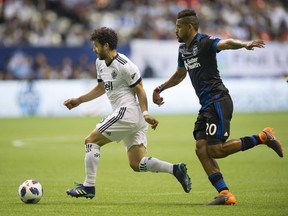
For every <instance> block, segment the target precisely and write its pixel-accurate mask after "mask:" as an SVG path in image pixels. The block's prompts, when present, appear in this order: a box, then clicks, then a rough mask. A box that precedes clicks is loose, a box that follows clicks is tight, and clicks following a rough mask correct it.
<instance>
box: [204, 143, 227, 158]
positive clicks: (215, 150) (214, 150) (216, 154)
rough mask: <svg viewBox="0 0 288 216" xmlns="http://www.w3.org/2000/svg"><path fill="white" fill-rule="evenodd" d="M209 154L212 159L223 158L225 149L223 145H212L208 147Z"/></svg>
mask: <svg viewBox="0 0 288 216" xmlns="http://www.w3.org/2000/svg"><path fill="white" fill-rule="evenodd" d="M207 151H208V154H209V156H210V157H212V158H222V157H223V149H222V145H221V144H219V145H210V146H208V149H207Z"/></svg>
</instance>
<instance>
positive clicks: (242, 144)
mask: <svg viewBox="0 0 288 216" xmlns="http://www.w3.org/2000/svg"><path fill="white" fill-rule="evenodd" d="M198 27H199V21H198V18H197V15H196V13H195V11H194V10H192V9H185V10H182V11H180V12H179V13H178V15H177V20H176V36H177V39H178V41H179V42H180V43H181V44H180V46H179V53H178V67H177V70H176V72H175V73H174V74H173V75H172V76H171V77H170V78H169V79H168V80H167V81H166V82H165V83H163V84H162V85H160V86H158V87H157V88H155V90H154V92H153V102H154V103H155V104H157V105H159V106H160V105H162V104H163V103H164V100H163V97H161V96H160V93H161V92H162V91H163V90H166V89H168V88H171V87H173V86H175V85H177V84H179V83H180V82H181V81H182V80H183V79H184V78H185V77H186V74H187V73H188V74H189V77H190V80H191V83H192V85H193V87H194V89H195V92H196V94H197V96H198V98H199V102H200V104H201V109H200V110H199V113H198V117H197V120H196V122H195V127H194V131H193V135H194V138H195V140H196V155H197V157H198V158H199V160H200V162H201V164H202V166H203V168H204V170H205V172H206V174H207V176H208V179H209V180H210V182H211V183H212V185H213V186H214V187H215V189H216V190H217V191H218V193H219V194H218V196H217V197H216V198H215V199H214V200H213V201H211V202H210V203H208V205H231V204H235V203H236V198H235V196H234V195H233V194H232V193H231V192H230V191H229V188H228V186H227V185H226V183H225V181H224V178H223V176H222V174H221V172H220V168H219V166H218V164H217V162H216V160H215V159H218V158H224V157H227V156H228V155H230V154H233V153H236V152H239V151H245V150H248V149H250V148H253V147H254V146H256V145H259V144H266V145H267V146H268V147H270V148H272V149H273V150H274V151H275V152H276V153H277V154H278V155H279V156H280V157H283V148H282V145H281V143H280V141H279V140H278V139H277V138H276V136H275V133H274V131H273V129H272V128H269V127H267V128H265V129H263V131H261V132H260V133H259V134H256V135H252V136H245V137H242V138H240V139H233V140H229V141H227V139H228V137H229V135H230V121H231V118H232V113H233V102H232V99H231V97H230V95H229V91H228V89H227V88H226V87H225V85H224V84H223V82H222V79H221V78H220V75H219V71H218V69H217V60H216V53H217V52H220V51H221V50H229V49H241V48H246V49H247V50H253V49H254V48H255V47H257V48H264V46H265V44H264V41H262V40H253V41H240V40H236V39H225V40H221V39H219V38H213V37H210V36H209V35H205V34H200V33H198Z"/></svg>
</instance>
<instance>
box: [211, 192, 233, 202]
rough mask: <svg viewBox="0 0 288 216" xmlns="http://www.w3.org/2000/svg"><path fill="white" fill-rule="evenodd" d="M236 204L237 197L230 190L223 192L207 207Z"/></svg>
mask: <svg viewBox="0 0 288 216" xmlns="http://www.w3.org/2000/svg"><path fill="white" fill-rule="evenodd" d="M234 204H236V198H235V196H234V195H233V194H232V193H231V192H230V191H229V190H223V191H221V192H220V193H219V195H218V196H217V197H215V199H214V200H213V201H211V202H210V203H208V204H207V205H234Z"/></svg>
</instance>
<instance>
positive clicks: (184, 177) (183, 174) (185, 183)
mask: <svg viewBox="0 0 288 216" xmlns="http://www.w3.org/2000/svg"><path fill="white" fill-rule="evenodd" d="M173 174H174V176H175V177H176V178H177V180H178V181H179V182H180V184H181V185H182V187H183V189H184V191H185V192H186V193H189V192H190V191H191V185H192V182H191V179H190V177H189V175H188V174H187V168H186V164H184V163H179V164H174V165H173Z"/></svg>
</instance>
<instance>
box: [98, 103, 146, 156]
mask: <svg viewBox="0 0 288 216" xmlns="http://www.w3.org/2000/svg"><path fill="white" fill-rule="evenodd" d="M96 128H97V129H98V131H99V132H100V133H101V134H102V135H103V136H105V137H107V138H108V139H110V140H111V141H116V142H120V141H121V140H123V141H124V144H125V148H126V151H128V150H129V149H130V148H131V147H132V146H133V145H141V144H143V145H144V146H145V148H147V138H146V133H147V130H148V124H147V122H146V121H145V119H144V117H143V115H142V112H141V110H140V107H139V106H127V107H120V108H119V109H117V110H115V111H114V112H113V113H112V114H111V115H109V116H107V117H106V118H104V119H103V120H102V121H100V122H99V123H98V124H97V125H96Z"/></svg>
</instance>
